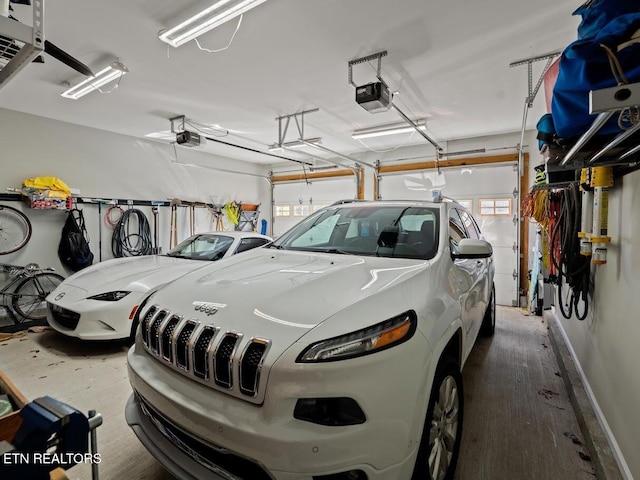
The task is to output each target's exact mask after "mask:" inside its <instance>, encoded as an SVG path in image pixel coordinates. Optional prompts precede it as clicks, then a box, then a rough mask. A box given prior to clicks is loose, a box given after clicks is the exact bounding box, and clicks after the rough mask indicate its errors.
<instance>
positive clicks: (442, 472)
mask: <svg viewBox="0 0 640 480" xmlns="http://www.w3.org/2000/svg"><path fill="white" fill-rule="evenodd" d="M462 414H463V397H462V374H461V373H460V368H459V366H458V363H457V362H456V361H455V360H454V359H452V358H445V359H444V361H443V362H442V364H441V365H439V366H438V370H437V371H436V376H435V379H434V382H433V387H432V389H431V396H430V398H429V407H428V409H427V417H426V419H425V425H424V429H423V432H422V440H421V442H420V448H419V449H418V458H417V460H416V466H415V469H414V472H413V476H412V480H451V479H453V475H454V473H455V469H456V462H457V461H458V453H459V451H460V440H461V437H462Z"/></svg>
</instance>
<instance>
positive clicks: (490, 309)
mask: <svg viewBox="0 0 640 480" xmlns="http://www.w3.org/2000/svg"><path fill="white" fill-rule="evenodd" d="M495 331H496V286H495V285H491V297H490V298H489V305H487V310H486V311H485V312H484V317H483V319H482V325H481V326H480V333H481V334H482V335H484V336H485V337H490V336H492V335H493V333H494V332H495Z"/></svg>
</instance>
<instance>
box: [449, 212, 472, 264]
mask: <svg viewBox="0 0 640 480" xmlns="http://www.w3.org/2000/svg"><path fill="white" fill-rule="evenodd" d="M467 237H468V236H467V232H466V230H465V228H464V224H463V223H462V220H461V219H460V215H458V211H457V210H456V209H455V208H451V209H450V210H449V245H450V247H451V253H458V245H459V244H460V240H462V239H463V238H467Z"/></svg>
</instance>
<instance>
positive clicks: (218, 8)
mask: <svg viewBox="0 0 640 480" xmlns="http://www.w3.org/2000/svg"><path fill="white" fill-rule="evenodd" d="M266 1H267V0H219V1H217V2H215V3H214V4H213V5H211V6H210V7H208V8H205V9H204V10H202V11H201V12H200V13H198V14H196V15H194V16H192V17H191V18H188V19H187V20H185V21H184V22H182V23H180V24H178V25H176V26H175V27H173V28H170V29H169V30H163V31H162V32H160V34H159V35H158V38H159V39H160V40H162V41H163V42H166V43H168V44H169V45H171V46H172V47H176V48H177V47H179V46H180V45H182V44H184V43H187V42H188V41H190V40H193V39H194V38H196V37H198V36H199V35H202V34H203V33H206V32H208V31H209V30H212V29H214V28H216V27H217V26H219V25H222V24H223V23H225V22H228V21H229V20H231V19H233V18H235V17H237V16H238V15H242V14H243V13H245V12H246V11H248V10H251V9H252V8H253V7H257V6H258V5H260V4H261V3H264V2H266Z"/></svg>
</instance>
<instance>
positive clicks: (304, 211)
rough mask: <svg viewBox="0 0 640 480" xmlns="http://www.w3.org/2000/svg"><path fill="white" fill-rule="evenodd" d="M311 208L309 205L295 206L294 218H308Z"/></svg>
mask: <svg viewBox="0 0 640 480" xmlns="http://www.w3.org/2000/svg"><path fill="white" fill-rule="evenodd" d="M309 213H311V212H310V208H309V205H294V206H293V216H294V217H306V216H307V215H309Z"/></svg>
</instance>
